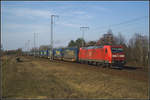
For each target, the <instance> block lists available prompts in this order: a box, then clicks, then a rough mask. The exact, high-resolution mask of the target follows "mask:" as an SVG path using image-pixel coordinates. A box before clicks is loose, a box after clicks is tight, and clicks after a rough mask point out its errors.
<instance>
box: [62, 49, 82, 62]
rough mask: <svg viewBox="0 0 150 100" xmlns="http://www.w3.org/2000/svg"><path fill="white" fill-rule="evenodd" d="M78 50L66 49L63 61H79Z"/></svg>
mask: <svg viewBox="0 0 150 100" xmlns="http://www.w3.org/2000/svg"><path fill="white" fill-rule="evenodd" d="M78 51H79V50H78V48H64V49H63V58H62V59H63V60H64V61H78Z"/></svg>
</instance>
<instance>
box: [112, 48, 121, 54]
mask: <svg viewBox="0 0 150 100" xmlns="http://www.w3.org/2000/svg"><path fill="white" fill-rule="evenodd" d="M111 51H112V53H120V52H123V49H122V48H111Z"/></svg>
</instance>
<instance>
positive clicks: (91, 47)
mask: <svg viewBox="0 0 150 100" xmlns="http://www.w3.org/2000/svg"><path fill="white" fill-rule="evenodd" d="M103 47H104V46H89V47H82V49H96V48H103Z"/></svg>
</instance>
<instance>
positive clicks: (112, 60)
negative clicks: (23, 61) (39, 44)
mask: <svg viewBox="0 0 150 100" xmlns="http://www.w3.org/2000/svg"><path fill="white" fill-rule="evenodd" d="M30 53H31V52H30ZM30 55H36V56H39V57H44V58H52V59H54V60H63V61H72V62H78V63H88V64H95V65H101V66H103V67H114V66H115V67H118V68H123V65H124V64H125V63H126V61H125V54H124V51H123V47H122V46H120V45H118V46H117V45H116V46H111V45H104V46H89V47H81V48H76V47H72V48H59V49H56V48H55V49H53V51H51V50H40V51H38V52H36V54H35V53H34V52H32V53H31V54H30Z"/></svg>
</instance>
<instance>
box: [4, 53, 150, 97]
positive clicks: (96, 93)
mask: <svg viewBox="0 0 150 100" xmlns="http://www.w3.org/2000/svg"><path fill="white" fill-rule="evenodd" d="M21 59H22V60H23V62H16V61H15V58H14V57H11V56H10V57H8V58H7V63H5V61H6V59H5V60H4V59H3V97H4V98H147V97H148V83H147V78H146V77H145V76H146V74H145V73H146V72H144V71H140V70H139V69H137V70H127V69H125V70H116V69H107V68H101V67H97V66H91V65H85V64H78V63H70V62H62V61H49V60H48V59H43V58H33V57H21ZM139 73H140V75H139ZM139 77H140V78H139Z"/></svg>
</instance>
